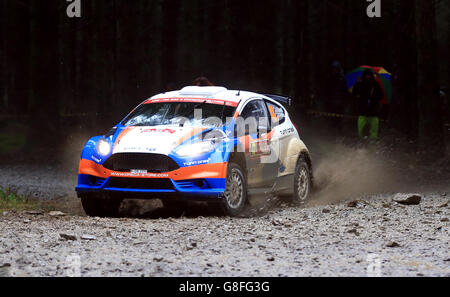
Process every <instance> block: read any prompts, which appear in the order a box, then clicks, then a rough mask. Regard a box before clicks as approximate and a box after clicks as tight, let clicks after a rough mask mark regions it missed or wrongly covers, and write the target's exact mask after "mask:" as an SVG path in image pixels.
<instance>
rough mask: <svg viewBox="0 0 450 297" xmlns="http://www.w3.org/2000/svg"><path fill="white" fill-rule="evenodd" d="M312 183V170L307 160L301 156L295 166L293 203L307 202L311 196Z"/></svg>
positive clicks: (302, 203) (301, 203)
mask: <svg viewBox="0 0 450 297" xmlns="http://www.w3.org/2000/svg"><path fill="white" fill-rule="evenodd" d="M311 184H312V183H311V170H310V168H309V166H308V164H307V163H306V161H305V160H304V159H303V158H300V159H299V160H298V162H297V166H296V167H295V175H294V195H293V197H292V203H294V204H296V205H304V204H306V203H307V202H308V201H309V198H310V194H311Z"/></svg>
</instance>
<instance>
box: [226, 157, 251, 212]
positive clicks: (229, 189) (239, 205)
mask: <svg viewBox="0 0 450 297" xmlns="http://www.w3.org/2000/svg"><path fill="white" fill-rule="evenodd" d="M246 204H247V181H246V179H245V177H244V173H243V172H242V169H241V167H240V166H239V165H238V164H235V163H229V164H228V171H227V182H226V187H225V192H224V194H223V199H222V205H221V206H222V210H223V212H224V213H225V214H226V215H229V216H233V217H236V216H239V215H240V214H241V213H242V212H243V211H244V208H245V206H246Z"/></svg>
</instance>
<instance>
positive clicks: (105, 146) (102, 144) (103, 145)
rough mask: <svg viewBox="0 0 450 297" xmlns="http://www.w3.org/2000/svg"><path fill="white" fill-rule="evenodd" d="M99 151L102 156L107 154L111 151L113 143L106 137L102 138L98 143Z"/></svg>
mask: <svg viewBox="0 0 450 297" xmlns="http://www.w3.org/2000/svg"><path fill="white" fill-rule="evenodd" d="M97 152H98V153H99V154H100V155H102V156H107V155H109V153H111V145H110V144H109V143H108V142H107V141H106V140H104V139H100V140H99V141H98V144H97Z"/></svg>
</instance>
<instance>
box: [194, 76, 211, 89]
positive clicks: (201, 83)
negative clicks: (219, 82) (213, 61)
mask: <svg viewBox="0 0 450 297" xmlns="http://www.w3.org/2000/svg"><path fill="white" fill-rule="evenodd" d="M194 85H196V86H198V87H213V86H214V84H213V83H212V82H210V81H209V79H207V78H206V77H203V76H202V77H199V78H197V79H195V81H194Z"/></svg>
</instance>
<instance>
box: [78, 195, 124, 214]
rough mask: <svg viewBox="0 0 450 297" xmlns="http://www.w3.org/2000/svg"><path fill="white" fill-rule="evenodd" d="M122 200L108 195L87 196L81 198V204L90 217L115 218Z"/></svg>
mask: <svg viewBox="0 0 450 297" xmlns="http://www.w3.org/2000/svg"><path fill="white" fill-rule="evenodd" d="M121 203H122V199H120V198H116V197H110V196H108V195H102V196H99V195H87V196H82V197H81V204H82V205H83V209H84V211H85V212H86V214H87V215H88V216H90V217H101V218H117V217H118V216H119V209H120V204H121Z"/></svg>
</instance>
